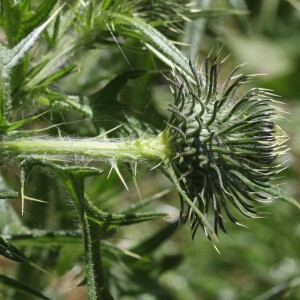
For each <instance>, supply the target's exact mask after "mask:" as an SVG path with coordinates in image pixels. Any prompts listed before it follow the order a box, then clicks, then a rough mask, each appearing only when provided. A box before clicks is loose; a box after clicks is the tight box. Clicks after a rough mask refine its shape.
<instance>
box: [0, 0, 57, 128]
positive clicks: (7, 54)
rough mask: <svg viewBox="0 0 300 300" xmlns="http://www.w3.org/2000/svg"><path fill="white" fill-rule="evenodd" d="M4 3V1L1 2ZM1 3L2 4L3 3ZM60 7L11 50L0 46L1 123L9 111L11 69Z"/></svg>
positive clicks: (20, 59) (23, 55)
mask: <svg viewBox="0 0 300 300" xmlns="http://www.w3.org/2000/svg"><path fill="white" fill-rule="evenodd" d="M3 1H4V2H5V3H6V1H5V0H3ZM4 2H3V3H4ZM61 9H62V6H61V7H60V8H59V9H58V10H57V11H56V12H55V13H54V14H53V15H52V16H51V17H50V18H49V19H48V20H47V21H46V22H45V23H44V24H42V25H41V26H39V27H37V28H36V29H34V30H33V31H32V32H31V33H30V34H29V35H28V36H26V37H25V38H24V39H23V40H21V41H20V43H19V44H18V45H16V46H15V47H14V48H13V49H7V48H6V47H4V46H2V45H1V46H0V70H1V84H2V93H1V94H0V121H1V122H2V121H3V120H4V119H5V117H6V115H7V113H8V112H9V111H10V109H11V101H12V99H11V93H12V91H11V77H12V71H13V68H14V67H16V66H17V64H18V63H20V62H21V61H22V59H23V58H24V57H25V55H26V53H27V52H28V51H29V50H30V49H31V47H32V46H33V45H34V43H35V42H36V41H37V40H38V38H39V37H40V35H41V33H42V32H43V31H44V30H45V29H46V27H47V26H48V24H49V23H50V22H51V21H52V20H53V19H54V18H55V17H56V16H57V14H58V13H59V12H60V10H61Z"/></svg>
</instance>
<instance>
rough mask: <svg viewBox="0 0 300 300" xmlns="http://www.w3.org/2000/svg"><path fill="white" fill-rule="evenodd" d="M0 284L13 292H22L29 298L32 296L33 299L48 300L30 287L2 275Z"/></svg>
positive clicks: (0, 275)
mask: <svg viewBox="0 0 300 300" xmlns="http://www.w3.org/2000/svg"><path fill="white" fill-rule="evenodd" d="M0 283H2V284H3V285H6V286H8V287H11V288H13V289H14V290H17V291H20V292H24V293H25V294H28V295H30V296H33V297H36V298H39V299H46V300H50V298H48V297H46V296H44V295H43V294H41V293H40V292H38V291H36V290H35V289H33V288H32V287H30V286H28V285H25V284H23V283H22V282H20V281H17V280H15V279H13V278H10V277H7V276H5V275H2V274H0Z"/></svg>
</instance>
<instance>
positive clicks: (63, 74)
mask: <svg viewBox="0 0 300 300" xmlns="http://www.w3.org/2000/svg"><path fill="white" fill-rule="evenodd" d="M76 66H77V65H76V64H71V65H69V66H67V67H65V68H63V69H60V70H58V71H56V72H54V73H52V74H51V75H50V76H49V77H47V78H45V79H43V80H41V81H40V82H39V83H38V84H37V85H36V86H35V88H41V87H45V86H48V85H50V84H52V83H53V82H55V81H57V80H59V79H61V78H63V77H66V76H68V75H69V74H71V73H72V72H73V70H74V69H75V68H76Z"/></svg>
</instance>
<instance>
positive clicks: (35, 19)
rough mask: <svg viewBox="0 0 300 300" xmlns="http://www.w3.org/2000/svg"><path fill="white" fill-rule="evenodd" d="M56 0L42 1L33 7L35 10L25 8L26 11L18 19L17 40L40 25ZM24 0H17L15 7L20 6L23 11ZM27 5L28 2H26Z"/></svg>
mask: <svg viewBox="0 0 300 300" xmlns="http://www.w3.org/2000/svg"><path fill="white" fill-rule="evenodd" d="M27 2H28V1H27ZM57 2H58V1H57V0H47V1H42V2H41V4H40V5H39V6H38V7H37V8H36V9H35V11H34V12H33V13H32V12H30V11H29V9H28V10H27V11H28V13H27V14H26V15H23V16H22V17H23V18H22V19H21V20H20V21H19V23H20V25H19V32H18V35H17V41H20V40H21V39H22V38H24V37H25V36H26V35H27V34H29V33H30V32H31V31H32V30H33V29H34V28H36V27H37V26H39V25H41V24H42V23H43V22H44V21H45V20H46V19H47V18H48V16H49V14H50V12H51V10H52V9H53V7H54V6H55V4H56V3H57ZM23 3H26V1H23V2H19V3H18V4H17V5H16V7H17V8H18V6H19V8H20V10H23V11H24V8H25V7H24V4H23ZM28 6H29V4H28Z"/></svg>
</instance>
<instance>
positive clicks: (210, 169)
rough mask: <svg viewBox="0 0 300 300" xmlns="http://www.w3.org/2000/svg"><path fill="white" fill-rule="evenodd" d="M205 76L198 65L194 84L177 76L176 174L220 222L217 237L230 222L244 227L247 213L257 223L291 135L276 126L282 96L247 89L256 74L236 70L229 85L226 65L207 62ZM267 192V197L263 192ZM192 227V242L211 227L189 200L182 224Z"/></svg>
mask: <svg viewBox="0 0 300 300" xmlns="http://www.w3.org/2000/svg"><path fill="white" fill-rule="evenodd" d="M204 65H205V66H204V72H203V73H200V72H198V71H197V70H196V69H195V68H194V67H193V66H192V65H190V67H191V70H192V73H193V80H194V83H191V81H189V80H187V79H185V77H184V76H183V75H180V72H179V71H176V70H175V71H174V72H173V77H174V80H173V87H172V91H173V93H174V96H175V103H174V105H170V106H169V110H170V111H171V112H172V115H171V119H170V121H169V126H168V129H167V130H168V131H169V135H168V137H169V144H170V148H171V152H172V157H173V160H172V167H173V169H174V171H175V174H176V178H177V180H178V181H179V182H180V186H181V188H182V190H183V191H184V193H185V194H186V196H187V197H188V198H189V199H190V200H191V201H192V202H193V204H195V205H196V206H197V208H198V209H199V211H200V212H201V213H202V214H203V215H204V216H205V218H208V219H210V216H211V214H212V215H213V218H214V232H215V233H216V234H218V228H221V229H222V230H223V231H224V232H226V230H225V226H224V220H225V219H224V216H227V218H228V219H229V220H230V221H232V222H234V223H237V224H239V223H238V220H237V218H236V217H235V214H236V212H234V210H236V211H239V212H240V213H242V214H243V215H245V216H247V217H255V216H256V213H255V204H256V203H257V202H259V203H260V202H264V201H266V200H267V198H268V195H267V194H266V193H265V191H266V188H268V187H269V179H270V177H272V176H273V175H274V174H276V173H278V172H279V170H280V165H279V164H278V163H277V162H276V159H277V158H278V157H279V156H280V155H282V154H283V153H284V152H285V151H286V146H285V145H284V141H285V140H286V136H285V134H284V133H283V132H282V131H281V130H280V128H279V127H278V126H277V125H276V124H275V123H274V121H275V120H276V119H277V118H278V114H277V108H276V106H274V104H275V103H276V102H277V101H275V100H274V98H275V95H274V94H272V93H271V92H270V91H269V90H266V89H261V88H252V89H250V90H248V91H246V92H244V93H242V94H240V87H241V86H242V85H243V84H244V83H246V82H248V81H249V80H250V79H251V78H252V77H253V76H254V75H243V74H240V75H236V73H237V71H238V70H239V68H240V66H239V67H237V68H235V69H234V70H233V71H232V72H231V74H230V75H229V76H228V77H227V79H226V80H225V82H224V83H223V84H222V85H219V83H218V76H219V72H220V69H221V65H222V62H218V58H216V59H215V60H214V61H213V63H212V64H209V61H208V59H206V61H205V64H204ZM262 190H264V192H262ZM188 219H190V220H191V227H192V236H193V237H194V235H195V233H196V231H197V229H198V227H199V226H201V227H202V228H203V229H204V231H205V232H206V234H207V235H208V237H210V234H209V233H208V230H207V228H206V227H207V226H206V224H205V222H203V219H201V218H200V217H199V214H197V213H196V212H195V209H194V208H193V207H191V205H190V204H187V203H185V201H184V199H183V197H182V194H181V220H182V222H183V223H185V222H186V221H187V220H188Z"/></svg>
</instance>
